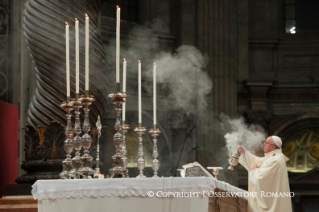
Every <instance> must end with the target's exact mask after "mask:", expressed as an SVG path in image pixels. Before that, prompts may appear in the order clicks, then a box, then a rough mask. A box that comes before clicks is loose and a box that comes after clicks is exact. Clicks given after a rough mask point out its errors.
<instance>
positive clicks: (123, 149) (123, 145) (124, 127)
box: [120, 121, 131, 177]
mask: <svg viewBox="0 0 319 212" xmlns="http://www.w3.org/2000/svg"><path fill="white" fill-rule="evenodd" d="M129 129H131V128H130V126H129V125H127V124H125V123H124V121H123V124H122V134H123V141H122V143H121V145H120V149H121V150H120V151H121V154H122V161H123V167H124V168H125V170H126V177H129V174H128V169H127V157H126V153H127V150H126V136H125V134H126V133H127V132H128V130H129Z"/></svg>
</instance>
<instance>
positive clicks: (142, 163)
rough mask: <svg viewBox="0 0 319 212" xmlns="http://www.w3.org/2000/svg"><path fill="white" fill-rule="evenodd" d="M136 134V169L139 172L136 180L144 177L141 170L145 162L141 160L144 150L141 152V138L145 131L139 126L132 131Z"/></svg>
mask: <svg viewBox="0 0 319 212" xmlns="http://www.w3.org/2000/svg"><path fill="white" fill-rule="evenodd" d="M134 131H135V132H136V134H137V135H138V141H139V142H138V156H139V158H138V159H137V168H138V169H139V170H140V174H139V175H138V176H137V178H141V177H146V176H145V175H144V174H143V170H144V168H145V160H144V158H143V155H144V150H143V137H142V135H144V133H145V132H146V131H147V130H146V128H145V127H142V126H139V127H136V128H135V129H134Z"/></svg>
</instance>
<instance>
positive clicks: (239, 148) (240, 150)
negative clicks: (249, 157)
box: [237, 145, 246, 154]
mask: <svg viewBox="0 0 319 212" xmlns="http://www.w3.org/2000/svg"><path fill="white" fill-rule="evenodd" d="M237 151H238V152H240V154H245V152H246V148H245V147H243V146H242V145H239V146H238V147H237Z"/></svg>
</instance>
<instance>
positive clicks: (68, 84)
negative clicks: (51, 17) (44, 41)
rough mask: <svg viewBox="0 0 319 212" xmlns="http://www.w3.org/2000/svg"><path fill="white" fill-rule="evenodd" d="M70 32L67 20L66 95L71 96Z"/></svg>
mask: <svg viewBox="0 0 319 212" xmlns="http://www.w3.org/2000/svg"><path fill="white" fill-rule="evenodd" d="M69 42H70V33H69V24H68V22H65V59H66V61H65V66H66V96H67V97H70V52H69V51H70V44H69Z"/></svg>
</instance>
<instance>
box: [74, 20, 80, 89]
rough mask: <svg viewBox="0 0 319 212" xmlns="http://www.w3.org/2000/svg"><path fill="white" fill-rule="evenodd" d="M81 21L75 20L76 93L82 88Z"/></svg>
mask: <svg viewBox="0 0 319 212" xmlns="http://www.w3.org/2000/svg"><path fill="white" fill-rule="evenodd" d="M79 54H80V51H79V21H78V19H77V18H75V93H79V88H80V55H79Z"/></svg>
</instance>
